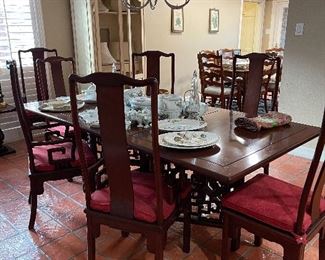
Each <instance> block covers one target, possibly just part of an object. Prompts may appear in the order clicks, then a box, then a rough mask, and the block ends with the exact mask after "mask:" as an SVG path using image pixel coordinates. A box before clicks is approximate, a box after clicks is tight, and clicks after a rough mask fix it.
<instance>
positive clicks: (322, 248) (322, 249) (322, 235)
mask: <svg viewBox="0 0 325 260" xmlns="http://www.w3.org/2000/svg"><path fill="white" fill-rule="evenodd" d="M318 258H319V259H325V228H323V229H322V230H321V231H320V232H319V257H318Z"/></svg>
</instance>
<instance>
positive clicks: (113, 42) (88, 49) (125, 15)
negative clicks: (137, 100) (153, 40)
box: [70, 0, 144, 78]
mask: <svg viewBox="0 0 325 260" xmlns="http://www.w3.org/2000/svg"><path fill="white" fill-rule="evenodd" d="M99 1H100V0H70V3H71V13H72V24H73V33H74V46H75V53H76V64H77V70H78V72H81V73H82V72H86V73H87V72H88V73H90V72H93V71H105V72H107V71H111V70H112V64H103V63H102V60H103V59H102V56H101V55H102V54H101V43H102V42H107V47H108V49H109V51H110V53H111V55H112V56H113V58H114V59H115V60H116V63H115V64H116V67H117V69H118V70H120V72H121V73H122V74H126V75H132V64H131V62H130V61H131V58H132V53H133V52H142V51H143V38H144V35H143V11H138V12H134V11H132V12H131V11H130V10H124V9H123V8H124V7H123V6H122V3H121V1H120V0H102V2H103V4H104V5H105V6H106V7H107V10H99V7H100V6H101V5H100V2H99ZM85 56H88V57H90V58H89V60H87V59H86V60H87V62H86V63H85V62H84V61H85ZM86 66H88V68H85V67H86ZM135 69H136V74H139V75H137V78H141V75H142V73H143V63H142V60H138V61H136V68H135Z"/></svg>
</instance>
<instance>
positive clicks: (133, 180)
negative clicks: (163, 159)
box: [70, 73, 190, 259]
mask: <svg viewBox="0 0 325 260" xmlns="http://www.w3.org/2000/svg"><path fill="white" fill-rule="evenodd" d="M90 82H93V83H94V84H95V85H96V91H97V106H98V115H99V125H100V133H101V143H102V148H103V159H102V160H101V161H100V162H99V163H97V164H96V166H93V167H90V168H87V166H88V165H87V163H86V162H85V160H84V151H83V149H82V143H81V140H82V139H81V134H80V133H81V131H80V125H79V119H78V110H77V105H76V95H75V91H76V88H77V83H79V84H80V83H82V84H89V83H90ZM70 84H71V85H70V94H71V103H72V118H73V123H74V124H73V126H74V130H75V135H76V143H77V147H78V151H79V154H80V158H81V162H82V169H83V170H82V172H83V174H84V175H83V180H84V187H85V193H86V209H85V213H86V216H87V228H88V231H87V232H88V259H95V239H96V237H98V236H99V235H100V233H99V232H100V225H102V224H103V225H108V226H110V227H113V228H117V229H120V230H121V231H122V234H123V235H127V234H128V232H135V233H142V234H144V235H145V236H146V237H147V247H148V250H149V251H150V252H154V253H155V256H156V257H155V258H156V259H163V250H164V246H165V242H166V236H167V230H168V228H169V227H170V226H171V225H172V224H173V223H174V221H175V220H176V219H177V217H178V216H179V214H180V213H181V212H183V215H184V244H183V250H184V251H185V252H188V251H189V246H190V245H189V242H190V219H189V206H190V187H189V186H186V185H182V183H185V181H184V179H185V178H180V180H182V181H181V182H180V183H179V185H177V187H183V189H182V188H179V189H177V190H176V189H175V190H171V188H170V186H168V185H166V184H165V182H164V180H163V172H162V171H161V163H160V152H159V144H158V112H157V95H158V86H157V85H158V84H157V80H156V79H153V78H149V79H146V80H135V79H132V78H129V77H126V76H124V75H121V74H117V73H94V74H90V75H88V76H85V77H79V76H77V75H71V76H70ZM125 85H128V86H134V87H145V86H148V87H149V88H150V90H151V113H152V125H151V133H152V148H153V153H152V160H153V164H152V165H153V166H152V171H151V172H139V171H132V170H131V168H130V158H129V153H128V144H127V131H126V129H125V114H124V101H123V95H124V91H123V88H124V86H125ZM98 168H99V169H106V174H107V178H108V186H107V187H96V184H95V183H94V175H95V174H96V172H97V170H98ZM184 174H185V173H184ZM181 175H182V174H181ZM183 177H184V176H183ZM178 191H182V192H178ZM174 192H175V193H174ZM170 195H173V196H170Z"/></svg>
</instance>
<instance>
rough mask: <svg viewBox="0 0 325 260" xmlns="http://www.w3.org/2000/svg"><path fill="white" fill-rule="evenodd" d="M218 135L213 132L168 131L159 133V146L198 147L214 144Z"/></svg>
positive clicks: (175, 147)
mask: <svg viewBox="0 0 325 260" xmlns="http://www.w3.org/2000/svg"><path fill="white" fill-rule="evenodd" d="M218 141H219V136H217V135H216V134H215V133H210V132H204V131H197V132H187V131H184V132H169V133H165V134H161V135H159V144H160V146H163V147H167V148H174V149H200V148H206V147H210V146H213V145H215V144H216V143H217V142H218Z"/></svg>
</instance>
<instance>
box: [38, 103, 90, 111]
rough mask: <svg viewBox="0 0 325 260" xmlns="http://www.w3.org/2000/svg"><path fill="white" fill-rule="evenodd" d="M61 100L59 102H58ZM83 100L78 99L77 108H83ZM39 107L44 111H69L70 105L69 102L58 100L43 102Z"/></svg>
mask: <svg viewBox="0 0 325 260" xmlns="http://www.w3.org/2000/svg"><path fill="white" fill-rule="evenodd" d="M60 102H61V103H60ZM84 105H85V102H82V101H78V103H77V107H78V109H80V108H83V107H84ZM39 109H40V110H41V111H45V112H69V111H71V106H70V103H69V102H63V101H58V100H53V101H47V102H44V103H43V104H42V105H41V106H40V107H39Z"/></svg>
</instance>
